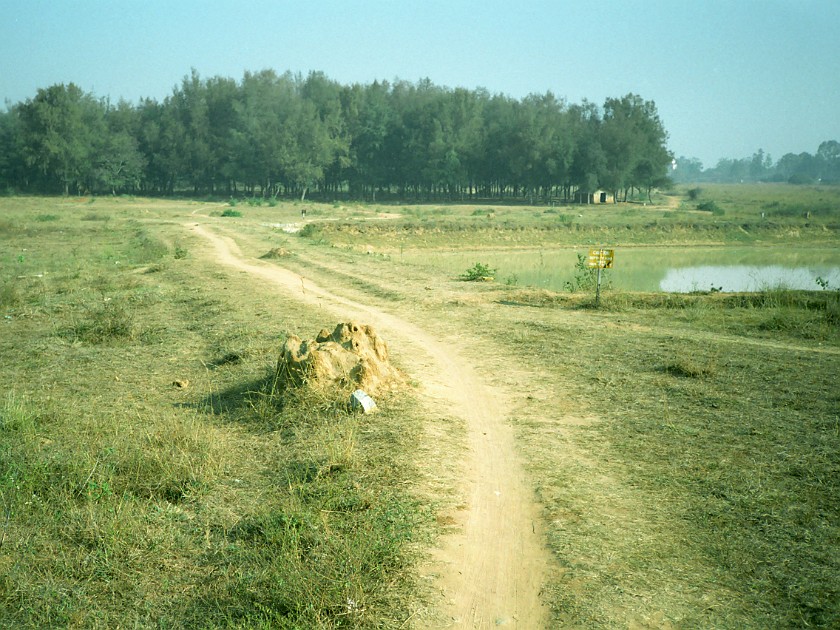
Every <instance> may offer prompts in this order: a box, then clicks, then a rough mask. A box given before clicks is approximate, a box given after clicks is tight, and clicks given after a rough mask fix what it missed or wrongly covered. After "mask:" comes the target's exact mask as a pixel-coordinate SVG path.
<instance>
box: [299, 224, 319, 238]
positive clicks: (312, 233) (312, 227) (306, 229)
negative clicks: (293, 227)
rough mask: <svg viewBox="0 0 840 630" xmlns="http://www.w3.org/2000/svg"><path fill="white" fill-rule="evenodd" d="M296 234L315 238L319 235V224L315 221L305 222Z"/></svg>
mask: <svg viewBox="0 0 840 630" xmlns="http://www.w3.org/2000/svg"><path fill="white" fill-rule="evenodd" d="M298 234H300V235H301V236H302V237H303V238H315V237H317V236H320V235H321V226H320V225H318V224H317V223H307V224H306V225H304V226H303V228H302V229H301V231H300V232H298Z"/></svg>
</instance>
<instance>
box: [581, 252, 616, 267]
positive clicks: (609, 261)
mask: <svg viewBox="0 0 840 630" xmlns="http://www.w3.org/2000/svg"><path fill="white" fill-rule="evenodd" d="M614 257H615V250H612V249H590V250H589V257H588V258H587V259H586V266H587V267H589V268H590V269H599V268H600V269H612V266H613V258H614Z"/></svg>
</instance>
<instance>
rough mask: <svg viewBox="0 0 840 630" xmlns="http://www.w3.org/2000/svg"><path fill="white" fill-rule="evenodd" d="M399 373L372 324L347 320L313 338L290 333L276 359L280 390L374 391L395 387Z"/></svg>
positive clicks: (385, 345) (378, 391)
mask: <svg viewBox="0 0 840 630" xmlns="http://www.w3.org/2000/svg"><path fill="white" fill-rule="evenodd" d="M399 380H400V376H399V372H398V371H397V369H396V368H395V367H393V366H392V365H391V363H390V361H389V360H388V346H387V344H386V343H385V341H384V340H383V339H382V338H381V337H380V336H379V335H377V334H376V332H375V331H374V330H373V327H372V326H368V325H366V324H358V323H355V322H349V323H344V324H338V325H337V326H336V327H335V330H333V331H332V332H329V331H328V330H326V329H324V330H322V331H321V332H320V333H318V336H317V337H316V338H315V339H309V340H306V341H302V340H301V339H300V337H298V336H296V335H289V337H288V338H287V339H286V341H285V342H284V343H283V347H282V349H281V351H280V359H279V360H278V361H277V384H278V386H279V387H280V389H281V390H284V389H286V388H288V387H301V386H307V387H311V388H315V389H319V390H329V389H339V390H345V389H347V388H350V387H352V388H359V389H363V390H365V391H366V392H367V393H369V394H377V393H380V392H382V391H384V390H386V389H388V388H391V387H393V386H395V385H396V384H397V383H398V382H399Z"/></svg>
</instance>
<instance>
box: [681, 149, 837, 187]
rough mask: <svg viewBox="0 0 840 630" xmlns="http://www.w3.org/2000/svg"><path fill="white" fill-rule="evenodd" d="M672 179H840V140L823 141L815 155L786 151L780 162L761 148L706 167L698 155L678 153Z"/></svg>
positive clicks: (824, 181)
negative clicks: (749, 155)
mask: <svg viewBox="0 0 840 630" xmlns="http://www.w3.org/2000/svg"><path fill="white" fill-rule="evenodd" d="M676 166H677V168H676V169H675V171H674V174H673V179H674V181H677V182H722V183H730V182H787V183H790V184H815V183H822V184H838V183H840V142H838V141H837V140H826V141H825V142H821V143H820V146H819V147H818V148H817V151H816V153H814V154H813V155H812V154H810V153H808V152H802V153H786V154H785V155H783V156H782V157H781V158H780V159H779V160H778V161H777V162H774V161H773V159H772V158H771V157H770V156H769V155H767V154H766V153H765V152H764V150H763V149H759V150H758V151H756V152H755V153H753V155H752V156H751V157H746V158H741V159H731V158H723V159H721V160H719V161H718V163H717V164H716V165H715V166H714V167H712V168H707V169H704V168H703V163H702V162H701V161H700V160H698V159H697V158H686V157H682V156H681V157H679V158H677V160H676Z"/></svg>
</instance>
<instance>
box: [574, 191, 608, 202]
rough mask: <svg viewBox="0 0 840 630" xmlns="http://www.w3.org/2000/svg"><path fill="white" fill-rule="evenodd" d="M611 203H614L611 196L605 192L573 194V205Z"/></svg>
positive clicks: (578, 192) (579, 192)
mask: <svg viewBox="0 0 840 630" xmlns="http://www.w3.org/2000/svg"><path fill="white" fill-rule="evenodd" d="M613 201H615V199H614V198H613V194H612V193H608V192H606V191H605V190H596V191H595V192H583V191H582V190H579V191H577V192H576V193H575V203H613Z"/></svg>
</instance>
